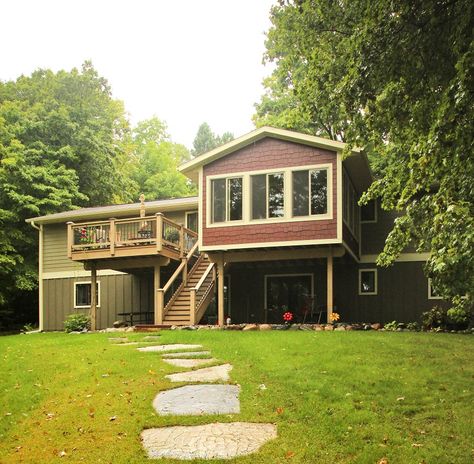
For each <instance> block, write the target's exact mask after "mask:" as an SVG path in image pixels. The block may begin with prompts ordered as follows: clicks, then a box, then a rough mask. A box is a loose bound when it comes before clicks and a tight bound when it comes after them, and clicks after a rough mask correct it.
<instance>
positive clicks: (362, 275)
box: [359, 269, 377, 295]
mask: <svg viewBox="0 0 474 464" xmlns="http://www.w3.org/2000/svg"><path fill="white" fill-rule="evenodd" d="M359 295H377V269H359Z"/></svg>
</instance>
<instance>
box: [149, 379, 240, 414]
mask: <svg viewBox="0 0 474 464" xmlns="http://www.w3.org/2000/svg"><path fill="white" fill-rule="evenodd" d="M239 392H240V388H239V387H238V386H237V385H186V386H184V387H180V388H174V389H172V390H167V391H163V392H160V393H158V395H156V397H155V399H154V400H153V407H154V408H155V411H156V412H157V413H158V414H160V415H162V416H167V415H170V414H174V415H177V416H182V415H190V416H199V415H203V414H238V413H239V412H240V402H239Z"/></svg>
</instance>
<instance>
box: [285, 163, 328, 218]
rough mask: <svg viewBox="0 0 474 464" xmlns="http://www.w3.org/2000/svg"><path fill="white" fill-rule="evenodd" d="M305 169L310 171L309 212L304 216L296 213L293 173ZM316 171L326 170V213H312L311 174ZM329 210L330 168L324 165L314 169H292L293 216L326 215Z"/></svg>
mask: <svg viewBox="0 0 474 464" xmlns="http://www.w3.org/2000/svg"><path fill="white" fill-rule="evenodd" d="M303 171H308V214H305V215H302V216H295V215H294V188H293V173H294V172H303ZM315 171H326V212H325V213H316V214H313V213H311V209H312V204H311V199H312V197H313V195H312V191H313V190H312V182H311V174H312V173H313V172H315ZM328 211H329V169H328V168H326V167H324V168H320V167H316V168H312V169H292V170H291V211H290V212H291V217H292V218H305V217H308V216H326V215H327V214H328Z"/></svg>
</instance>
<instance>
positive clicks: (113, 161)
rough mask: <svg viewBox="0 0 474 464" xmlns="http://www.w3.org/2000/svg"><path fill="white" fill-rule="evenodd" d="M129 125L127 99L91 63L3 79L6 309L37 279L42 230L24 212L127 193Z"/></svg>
mask: <svg viewBox="0 0 474 464" xmlns="http://www.w3.org/2000/svg"><path fill="white" fill-rule="evenodd" d="M127 130H128V123H127V120H126V118H125V113H124V109H123V105H122V103H121V102H118V101H116V100H114V99H112V97H111V92H110V88H109V86H108V84H107V81H106V80H105V79H103V78H102V77H100V76H99V75H98V74H97V72H96V71H95V69H94V68H93V67H92V65H91V64H90V63H87V62H86V63H85V64H84V65H83V67H82V69H81V70H77V69H73V70H72V71H70V72H66V71H60V72H58V73H53V72H52V71H48V70H39V71H36V72H34V73H33V74H32V75H31V76H30V77H26V76H22V77H20V78H19V79H17V80H16V81H14V82H5V83H3V82H0V281H1V285H0V310H3V312H4V314H5V313H6V312H7V310H12V309H13V306H15V301H19V300H21V299H22V295H25V292H29V291H31V290H33V289H34V288H35V287H36V283H37V280H36V273H37V272H36V269H37V263H36V260H35V256H36V255H37V253H36V250H37V244H36V236H37V234H36V232H35V231H34V230H33V229H32V228H31V227H30V226H28V225H26V224H25V219H26V218H27V217H32V216H37V215H44V214H49V213H54V212H58V211H62V210H66V209H71V208H74V207H78V206H88V205H97V204H107V203H113V202H117V201H126V200H128V196H127V193H126V192H127V189H128V186H129V183H128V180H127V177H126V176H124V175H123V173H122V172H121V166H123V163H124V160H125V157H126V151H125V148H124V144H123V140H124V138H125V135H126V133H127ZM29 295H30V297H31V296H32V293H29ZM31 306H32V305H31ZM14 309H15V311H17V312H18V311H19V310H20V309H21V308H18V307H16V308H14ZM30 309H31V310H32V314H34V313H33V311H35V308H34V307H31V308H30Z"/></svg>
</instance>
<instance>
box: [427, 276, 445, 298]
mask: <svg viewBox="0 0 474 464" xmlns="http://www.w3.org/2000/svg"><path fill="white" fill-rule="evenodd" d="M443 299H444V298H443V297H442V296H436V295H433V285H432V283H431V277H428V300H443Z"/></svg>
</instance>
